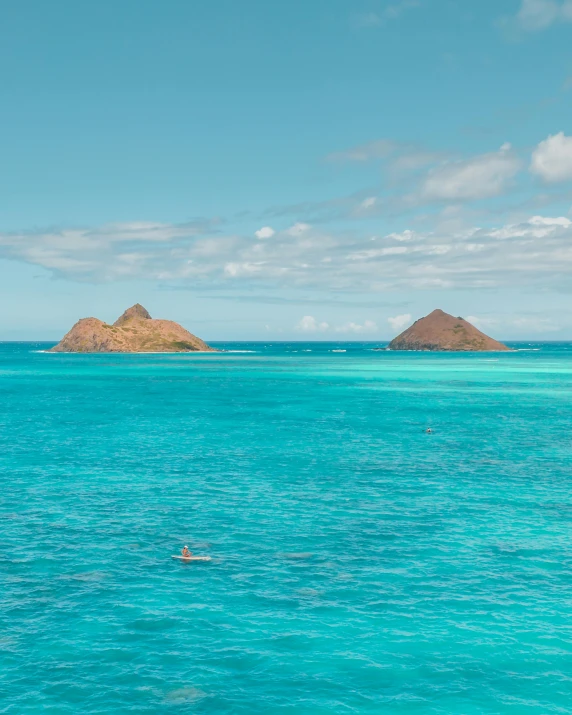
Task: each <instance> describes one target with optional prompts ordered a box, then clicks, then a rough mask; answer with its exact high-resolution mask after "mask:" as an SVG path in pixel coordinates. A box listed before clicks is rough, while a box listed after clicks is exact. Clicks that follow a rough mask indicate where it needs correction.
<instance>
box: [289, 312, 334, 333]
mask: <svg viewBox="0 0 572 715" xmlns="http://www.w3.org/2000/svg"><path fill="white" fill-rule="evenodd" d="M329 327H330V326H329V325H328V323H324V322H322V323H320V322H318V321H317V320H316V318H314V316H313V315H305V316H304V317H303V318H302V319H301V320H300V322H299V323H298V325H297V326H296V330H299V331H301V332H303V333H323V332H324V331H326V330H328V329H329Z"/></svg>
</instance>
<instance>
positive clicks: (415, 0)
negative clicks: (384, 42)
mask: <svg viewBox="0 0 572 715" xmlns="http://www.w3.org/2000/svg"><path fill="white" fill-rule="evenodd" d="M420 5H421V3H420V2H419V0H399V2H394V3H392V4H390V5H387V6H386V7H385V8H384V9H383V10H381V11H379V12H367V13H363V14H361V15H357V16H356V18H355V21H356V24H357V25H358V27H380V26H381V25H385V24H386V22H387V21H388V20H397V18H398V17H400V16H401V15H402V14H403V13H404V12H405V11H406V10H411V9H413V8H416V7H419V6H420Z"/></svg>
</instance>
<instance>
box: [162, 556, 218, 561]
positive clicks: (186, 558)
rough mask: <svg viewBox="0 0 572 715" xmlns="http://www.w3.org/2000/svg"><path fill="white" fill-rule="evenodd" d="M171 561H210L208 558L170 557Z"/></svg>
mask: <svg viewBox="0 0 572 715" xmlns="http://www.w3.org/2000/svg"><path fill="white" fill-rule="evenodd" d="M171 558H172V559H178V560H179V561H210V560H211V557H210V556H171Z"/></svg>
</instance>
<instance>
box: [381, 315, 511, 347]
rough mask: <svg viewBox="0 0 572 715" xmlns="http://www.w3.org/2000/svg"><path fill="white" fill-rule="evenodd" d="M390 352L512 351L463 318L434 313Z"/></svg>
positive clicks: (396, 340) (401, 337) (409, 330)
mask: <svg viewBox="0 0 572 715" xmlns="http://www.w3.org/2000/svg"><path fill="white" fill-rule="evenodd" d="M389 349H390V350H435V351H439V350H441V351H450V352H456V351H463V352H469V351H485V350H509V349H510V348H507V346H506V345H503V344H502V343H499V342H498V341H497V340H493V339H492V338H489V336H488V335H485V334H484V333H481V331H480V330H477V328H475V326H474V325H471V323H468V322H467V321H466V320H463V318H455V317H454V316H452V315H449V314H448V313H445V312H443V311H442V310H434V311H433V312H432V313H430V314H429V315H427V316H425V318H421V319H420V320H417V321H416V322H415V323H413V325H412V326H411V327H410V328H407V330H405V331H404V332H403V333H401V335H398V336H397V337H396V338H394V339H393V340H392V341H391V342H390V343H389Z"/></svg>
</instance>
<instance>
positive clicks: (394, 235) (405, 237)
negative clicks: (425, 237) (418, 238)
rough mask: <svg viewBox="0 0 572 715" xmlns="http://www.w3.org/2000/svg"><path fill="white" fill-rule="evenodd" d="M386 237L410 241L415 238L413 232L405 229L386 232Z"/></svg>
mask: <svg viewBox="0 0 572 715" xmlns="http://www.w3.org/2000/svg"><path fill="white" fill-rule="evenodd" d="M387 238H392V239H393V240H394V241H411V240H412V239H413V238H415V232H414V231H410V230H409V229H406V230H405V231H402V232H401V233H390V234H388V236H387Z"/></svg>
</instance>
